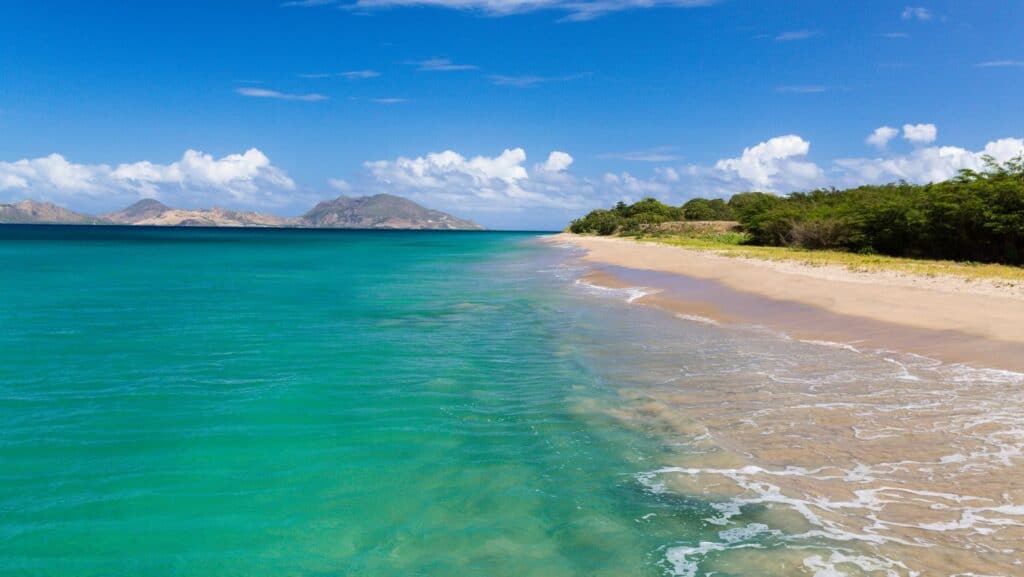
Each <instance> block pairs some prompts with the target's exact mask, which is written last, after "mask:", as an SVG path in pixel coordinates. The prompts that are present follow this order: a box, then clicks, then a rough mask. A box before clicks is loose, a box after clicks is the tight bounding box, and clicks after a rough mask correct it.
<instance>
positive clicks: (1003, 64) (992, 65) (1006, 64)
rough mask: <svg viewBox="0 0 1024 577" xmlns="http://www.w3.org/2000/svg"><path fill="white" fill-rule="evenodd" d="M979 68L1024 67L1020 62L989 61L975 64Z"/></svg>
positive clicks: (1023, 63)
mask: <svg viewBox="0 0 1024 577" xmlns="http://www.w3.org/2000/svg"><path fill="white" fill-rule="evenodd" d="M976 66H978V67H979V68H1019V67H1021V66H1024V61H1021V60H989V61H987V62H979V63H978V64H976Z"/></svg>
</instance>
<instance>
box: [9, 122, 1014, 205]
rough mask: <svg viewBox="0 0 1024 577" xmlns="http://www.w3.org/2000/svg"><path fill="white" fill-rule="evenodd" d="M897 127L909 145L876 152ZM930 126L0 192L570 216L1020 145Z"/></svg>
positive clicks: (87, 168) (805, 186) (25, 182)
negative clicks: (299, 177)
mask: <svg viewBox="0 0 1024 577" xmlns="http://www.w3.org/2000/svg"><path fill="white" fill-rule="evenodd" d="M901 134H902V138H903V140H905V141H906V142H907V144H908V146H910V147H911V148H910V150H908V151H906V152H903V153H901V154H885V152H886V151H887V150H888V146H889V144H890V143H891V142H892V141H894V140H895V139H896V138H897V137H899V136H900V135H901ZM937 135H938V129H937V127H936V126H935V125H934V124H909V123H908V124H905V125H903V127H902V131H901V130H899V129H897V128H894V127H890V126H881V127H879V128H877V129H875V130H874V131H873V132H871V133H870V134H869V135H868V136H867V138H866V139H865V142H866V143H867V144H869V145H871V146H873V147H875V148H877V149H878V151H879V152H881V153H883V154H882V155H877V156H863V157H852V158H836V159H832V160H831V161H829V162H826V163H824V164H818V163H816V162H814V161H812V160H810V159H809V155H810V150H811V143H810V142H809V141H808V140H806V139H804V138H803V137H801V136H798V135H795V134H787V135H782V136H776V137H773V138H769V139H767V140H765V141H763V142H760V143H757V144H755V145H753V146H749V147H746V148H744V149H743V150H742V152H740V153H739V154H738V155H737V156H735V157H730V158H722V159H720V160H718V161H717V162H715V163H713V164H709V165H698V164H679V163H674V162H671V161H672V160H674V157H672V156H670V155H661V156H659V155H657V154H653V153H652V154H648V155H645V154H643V153H626V154H628V155H630V157H636V158H639V159H641V160H647V159H649V158H654V159H656V160H663V161H664V162H659V163H658V164H659V165H658V166H655V167H653V170H652V171H651V173H650V174H648V175H645V176H638V175H635V174H633V173H631V172H628V171H622V172H604V173H600V174H592V175H578V174H575V173H574V172H573V170H572V167H573V164H574V163H575V159H574V158H573V156H572V155H571V154H570V153H568V152H565V151H559V150H555V151H551V152H549V153H548V154H547V156H546V157H544V158H543V160H542V161H540V162H536V163H534V164H530V163H529V162H528V157H527V153H526V151H525V150H524V149H523V148H520V147H516V148H509V149H506V150H504V151H503V152H501V153H500V154H497V155H495V156H486V155H477V156H472V157H467V156H465V155H463V154H461V153H459V152H456V151H453V150H444V151H440V152H430V153H426V154H423V155H421V156H417V157H413V158H409V157H404V156H400V157H398V158H394V159H390V160H386V159H385V160H372V161H366V162H364V163H363V165H362V172H360V173H359V174H356V175H355V180H354V181H352V182H350V181H349V180H346V179H342V178H332V179H329V181H328V182H327V183H326V184H327V187H329V188H330V189H332V191H331V192H330V193H326V192H324V193H320V194H319V195H318V194H316V193H312V192H306V191H302V190H299V187H297V185H296V183H295V182H294V181H293V180H292V179H291V178H290V177H289V176H288V175H287V173H286V172H285V170H283V169H282V168H279V167H277V166H275V165H273V164H272V163H271V161H270V159H269V158H268V157H267V156H266V155H265V154H264V153H263V152H261V151H260V150H258V149H255V148H253V149H250V150H247V151H245V152H243V153H238V154H229V155H226V156H223V157H221V158H214V157H213V156H211V155H209V154H205V153H202V152H199V151H196V150H187V151H186V152H185V153H184V154H183V155H182V157H181V158H180V159H179V160H177V161H174V162H171V163H169V164H158V163H153V162H150V161H138V162H132V163H123V164H118V165H116V166H111V165H106V164H76V163H73V162H70V161H68V160H67V159H65V158H64V157H63V156H61V155H60V154H51V155H49V156H45V157H40V158H31V159H21V160H17V161H13V162H0V199H7V200H14V199H21V198H31V199H37V200H48V201H54V202H62V203H66V204H68V205H69V206H70V207H72V208H81V209H85V208H90V207H96V206H100V207H103V208H113V207H115V206H117V205H119V204H124V203H126V202H130V201H134V200H138V199H140V198H145V197H156V198H160V199H163V200H165V201H166V202H168V203H171V204H178V205H181V206H200V205H202V206H208V205H211V204H215V205H224V206H230V207H235V208H263V209H275V208H280V207H283V206H287V205H289V204H293V203H294V201H295V200H296V199H297V198H301V199H302V200H303V201H307V200H308V199H310V198H319V197H322V196H326V195H328V194H337V193H343V194H353V193H354V194H375V193H390V194H397V195H402V196H406V197H409V198H412V199H414V200H417V201H420V202H423V203H425V204H428V205H430V206H432V207H437V208H440V209H445V210H451V211H455V212H460V213H462V214H468V215H480V214H483V215H485V218H484V220H486V215H487V214H493V213H500V212H517V211H531V210H544V209H555V210H558V211H561V212H562V213H564V214H568V213H571V212H572V211H581V210H587V209H590V208H594V207H597V206H605V205H609V204H611V203H614V202H616V201H618V200H624V201H627V202H629V201H635V200H639V199H640V198H643V197H647V196H653V197H656V198H659V199H662V200H664V201H667V202H671V203H675V204H679V203H682V202H684V201H685V200H687V199H689V198H693V197H696V196H704V197H727V196H729V195H731V194H735V193H737V192H744V191H751V190H757V191H764V192H772V193H777V194H785V193H789V192H793V191H806V190H810V189H814V188H818V187H827V186H836V187H850V186H857V185H862V184H881V183H888V182H895V181H901V180H903V181H907V182H913V183H921V184H923V183H928V182H939V181H942V180H947V179H949V178H952V177H954V176H956V175H957V174H958V172H959V171H960V170H963V169H970V170H983V169H984V167H985V162H986V159H987V158H992V159H994V160H995V161H996V162H1005V161H1007V160H1010V159H1013V158H1016V157H1018V156H1021V155H1024V138H1015V137H1008V138H1001V139H997V140H992V141H989V142H988V143H987V144H986V145H985V146H984V147H982V148H981V150H969V149H967V148H963V147H958V146H935V145H933V143H934V142H935V140H936V139H937ZM327 187H324V188H327Z"/></svg>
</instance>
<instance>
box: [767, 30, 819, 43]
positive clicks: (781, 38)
mask: <svg viewBox="0 0 1024 577" xmlns="http://www.w3.org/2000/svg"><path fill="white" fill-rule="evenodd" d="M819 35H821V32H819V31H818V30H792V31H789V32H783V33H781V34H779V35H778V36H776V37H775V40H776V42H792V41H794V40H807V39H808V38H814V37H815V36H819Z"/></svg>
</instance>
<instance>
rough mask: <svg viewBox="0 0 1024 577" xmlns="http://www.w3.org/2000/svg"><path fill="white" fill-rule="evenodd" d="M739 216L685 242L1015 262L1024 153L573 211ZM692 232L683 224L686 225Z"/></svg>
mask: <svg viewBox="0 0 1024 577" xmlns="http://www.w3.org/2000/svg"><path fill="white" fill-rule="evenodd" d="M732 218H734V219H735V220H736V221H738V225H737V228H736V230H735V231H730V233H729V235H727V236H722V232H723V231H718V232H717V233H716V234H717V235H718V236H717V237H715V238H713V239H709V238H704V239H701V238H700V235H694V234H684V235H681V236H682V237H683V238H685V239H686V242H687V243H690V244H699V243H702V242H703V243H708V244H714V243H718V244H723V245H731V246H736V245H740V244H742V245H746V246H747V247H748V248H753V247H755V246H759V247H788V248H798V249H805V250H809V251H820V250H829V251H840V252H848V253H851V252H852V253H860V254H862V255H874V254H877V255H887V256H893V257H910V258H930V259H946V260H953V261H972V262H983V263H1005V264H1012V265H1021V264H1024V157H1022V158H1017V159H1015V160H1011V161H1009V162H1006V163H1004V164H997V163H995V162H994V161H992V160H991V159H988V163H987V168H986V170H984V171H982V172H976V171H971V170H963V171H961V172H960V174H959V175H958V176H957V177H956V178H953V179H952V180H948V181H945V182H940V183H935V184H926V185H914V184H909V183H906V182H899V183H894V184H887V185H881V186H861V187H857V188H851V189H847V190H835V189H823V190H815V191H813V192H807V193H793V194H790V195H789V196H786V197H780V196H775V195H772V194H767V193H763V192H745V193H740V194H737V195H734V196H733V197H732V198H730V199H729V201H728V202H724V201H722V200H720V199H715V200H708V199H700V198H698V199H693V200H690V201H689V202H687V203H686V204H684V205H683V206H682V207H678V208H677V207H672V206H668V205H665V204H662V203H661V202H659V201H657V200H654V199H650V198H649V199H645V200H643V201H641V202H638V203H636V204H632V205H625V204H624V203H621V202H620V203H619V204H618V205H616V206H615V208H613V209H611V210H596V211H593V212H591V213H590V214H588V215H586V216H584V217H583V218H580V219H578V220H575V221H573V223H572V224H571V225H570V227H569V228H570V230H571V231H572V232H575V233H596V234H604V235H608V234H616V233H618V234H631V235H638V234H639V235H659V234H661V235H663V236H664V233H666V232H668V231H669V230H670V228H671V227H669V226H668V225H666V223H672V222H678V221H706V220H730V219H732ZM690 232H692V231H690Z"/></svg>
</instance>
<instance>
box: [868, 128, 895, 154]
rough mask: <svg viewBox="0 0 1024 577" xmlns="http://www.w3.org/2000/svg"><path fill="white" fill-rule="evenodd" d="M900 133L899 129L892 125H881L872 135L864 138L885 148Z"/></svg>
mask: <svg viewBox="0 0 1024 577" xmlns="http://www.w3.org/2000/svg"><path fill="white" fill-rule="evenodd" d="M899 133H900V131H899V130H897V129H895V128H893V127H891V126H879V127H878V128H876V129H875V131H874V132H872V133H871V135H870V136H868V137H867V138H866V139H864V142H866V143H868V144H870V145H871V146H876V147H878V148H880V149H883V150H884V149H885V147H886V146H888V145H889V141H890V140H892V139H893V138H896V137H897V136H898V135H899Z"/></svg>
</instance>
